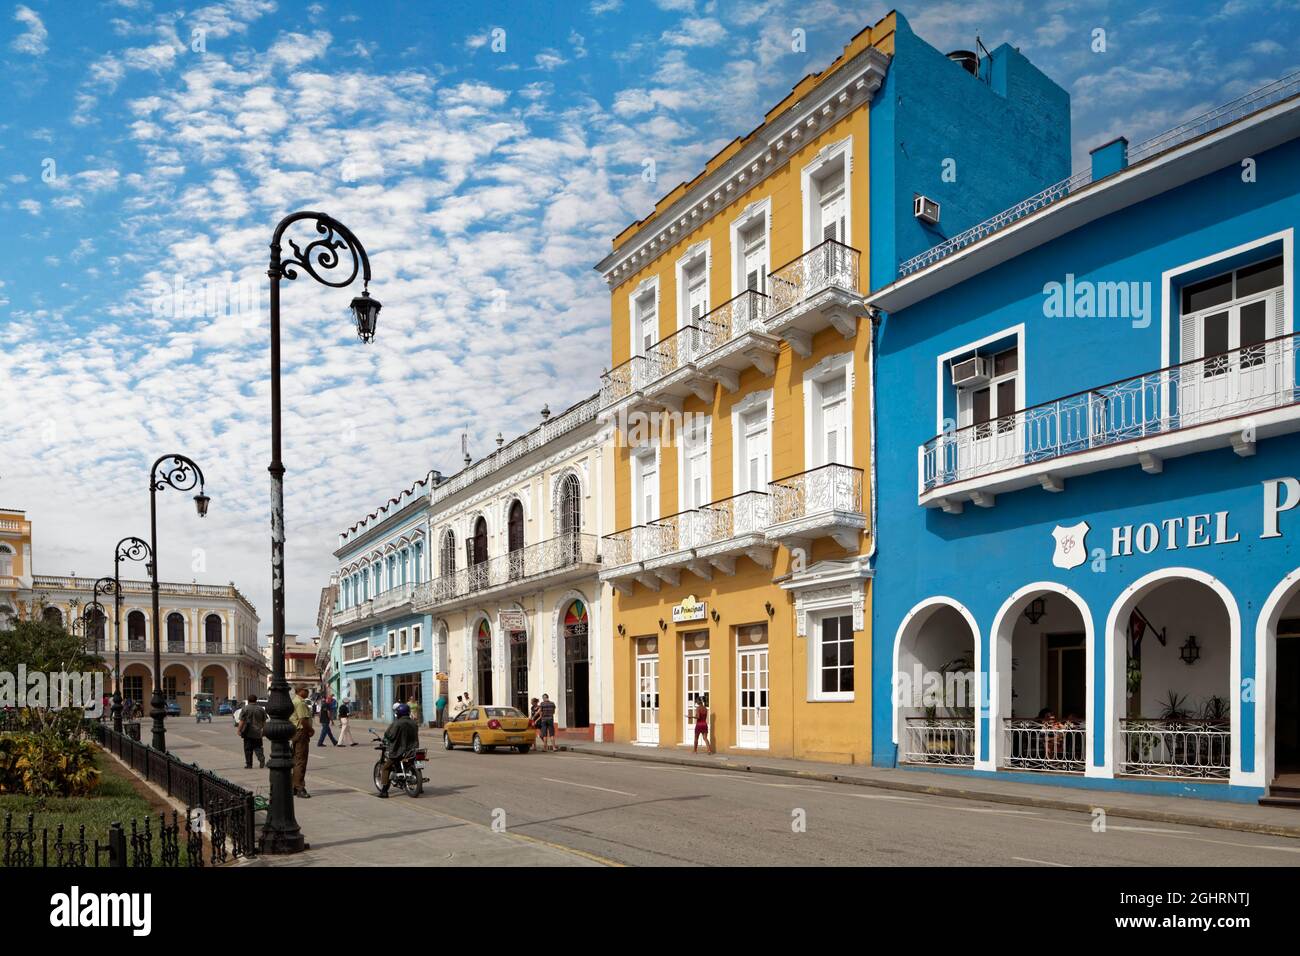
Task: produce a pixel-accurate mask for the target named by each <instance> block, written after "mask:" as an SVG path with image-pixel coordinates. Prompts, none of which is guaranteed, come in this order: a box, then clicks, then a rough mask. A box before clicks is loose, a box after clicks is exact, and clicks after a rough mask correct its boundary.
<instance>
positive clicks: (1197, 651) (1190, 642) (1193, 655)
mask: <svg viewBox="0 0 1300 956" xmlns="http://www.w3.org/2000/svg"><path fill="white" fill-rule="evenodd" d="M1178 656H1179V657H1181V658H1182V660H1183V663H1184V664H1195V663H1196V661H1197V660H1198V659H1199V658H1200V656H1201V648H1200V645H1198V644H1197V643H1196V635H1195V634H1188V635H1187V643H1185V644H1184V645H1183V646H1182V649H1181V650H1179V652H1178Z"/></svg>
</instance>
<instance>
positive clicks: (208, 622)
mask: <svg viewBox="0 0 1300 956" xmlns="http://www.w3.org/2000/svg"><path fill="white" fill-rule="evenodd" d="M203 640H204V641H205V642H207V644H208V646H209V647H220V646H221V618H219V617H217V615H215V614H209V615H208V616H207V617H206V618H204V619H203Z"/></svg>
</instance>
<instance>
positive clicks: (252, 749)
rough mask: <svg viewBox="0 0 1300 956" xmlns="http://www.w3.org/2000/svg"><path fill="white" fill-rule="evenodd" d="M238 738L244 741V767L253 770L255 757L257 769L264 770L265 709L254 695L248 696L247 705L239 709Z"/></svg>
mask: <svg viewBox="0 0 1300 956" xmlns="http://www.w3.org/2000/svg"><path fill="white" fill-rule="evenodd" d="M237 727H238V730H239V736H240V738H241V739H242V740H243V741H244V767H245V768H246V769H248V770H252V769H253V757H254V756H256V757H257V766H258V768H259V769H266V754H265V753H264V752H263V750H262V737H263V734H264V732H265V730H266V708H264V707H263V706H262V705H261V704H259V703H258V702H257V695H256V694H249V695H248V703H246V704H245V705H244V706H243V707H241V708H239V723H238V725H237Z"/></svg>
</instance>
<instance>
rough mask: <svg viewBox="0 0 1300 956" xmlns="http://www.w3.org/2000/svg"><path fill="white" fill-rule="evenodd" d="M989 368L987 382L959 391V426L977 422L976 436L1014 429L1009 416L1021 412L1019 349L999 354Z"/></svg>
mask: <svg viewBox="0 0 1300 956" xmlns="http://www.w3.org/2000/svg"><path fill="white" fill-rule="evenodd" d="M990 371H991V373H992V376H991V377H990V378H989V380H988V382H987V383H985V384H983V385H976V386H974V387H971V388H962V389H959V390H958V391H957V416H958V421H957V424H958V427H961V428H965V427H966V426H968V425H974V426H975V428H974V431H973V437H974V438H975V439H981V438H987V437H989V436H990V435H992V434H993V433H994V431H996V432H997V433H998V434H1000V435H1001V434H1006V433H1008V432H1012V431H1014V430H1015V419H1014V418H1011V417H1009V416H1011V414H1012V413H1013V412H1015V411H1018V409H1017V405H1018V401H1017V396H1018V394H1019V388H1018V384H1019V375H1020V350H1019V348H1017V347H1012V348H1009V349H1004V350H1003V351H1001V352H998V353H996V354H995V355H994V356H993V359H992V362H991V363H990ZM990 423H993V424H990Z"/></svg>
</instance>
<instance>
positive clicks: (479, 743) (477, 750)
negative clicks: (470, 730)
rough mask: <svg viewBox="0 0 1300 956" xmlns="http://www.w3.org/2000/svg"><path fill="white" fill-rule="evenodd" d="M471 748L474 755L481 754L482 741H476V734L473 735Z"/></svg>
mask: <svg viewBox="0 0 1300 956" xmlns="http://www.w3.org/2000/svg"><path fill="white" fill-rule="evenodd" d="M472 746H473V748H474V752H475V753H476V754H481V753H482V752H483V741H481V740H479V739H478V734H475V735H474V742H473V744H472Z"/></svg>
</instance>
